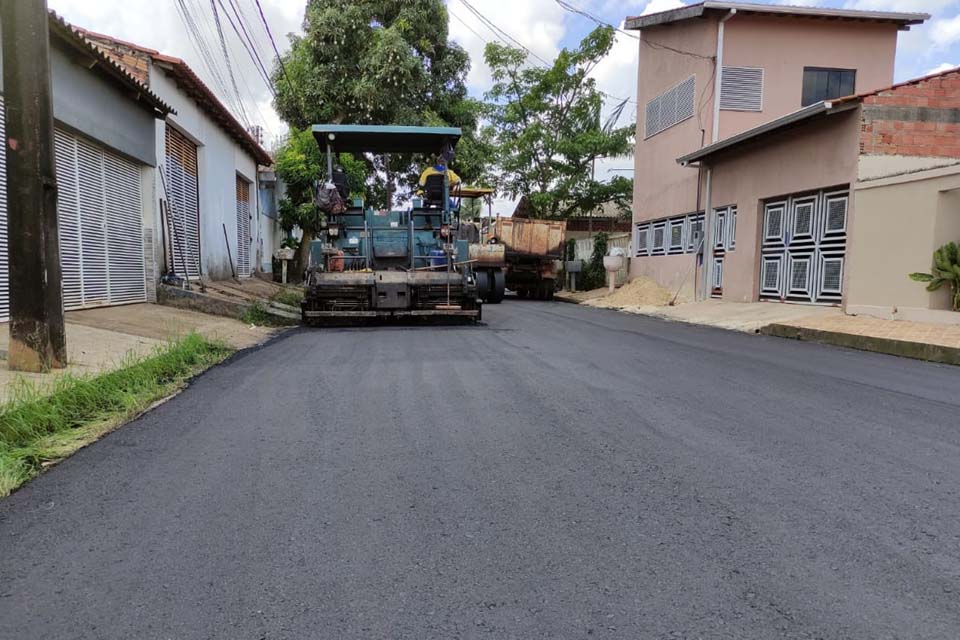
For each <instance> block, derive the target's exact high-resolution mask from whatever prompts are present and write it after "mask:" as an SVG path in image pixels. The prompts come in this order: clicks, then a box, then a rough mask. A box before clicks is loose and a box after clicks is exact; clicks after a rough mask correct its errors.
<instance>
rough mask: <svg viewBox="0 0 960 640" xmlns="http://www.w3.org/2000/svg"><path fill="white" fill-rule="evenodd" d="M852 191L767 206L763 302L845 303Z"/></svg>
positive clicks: (789, 199)
mask: <svg viewBox="0 0 960 640" xmlns="http://www.w3.org/2000/svg"><path fill="white" fill-rule="evenodd" d="M849 202H850V192H849V189H848V188H846V187H844V188H837V189H826V190H823V191H818V192H814V193H805V194H800V195H794V196H790V197H787V198H780V199H777V200H773V201H769V202H767V203H765V205H764V209H763V244H762V251H761V254H762V255H761V264H760V297H761V298H762V299H766V300H784V301H791V302H806V303H815V304H816V303H820V304H838V303H840V302H841V300H842V298H843V269H844V261H845V259H846V248H847V212H848V210H849Z"/></svg>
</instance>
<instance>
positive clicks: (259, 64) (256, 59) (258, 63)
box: [217, 0, 274, 94]
mask: <svg viewBox="0 0 960 640" xmlns="http://www.w3.org/2000/svg"><path fill="white" fill-rule="evenodd" d="M217 4H219V5H220V8H221V9H223V13H224V15H226V16H227V21H228V22H229V23H230V26H231V27H232V28H233V32H234V33H235V34H236V35H237V38H238V39H239V40H240V44H241V45H242V46H243V48H244V50H246V52H247V55H248V56H250V60H252V61H253V66H254V67H255V68H256V70H257V73H258V74H259V75H260V78H261V79H262V80H263V81H264V83H265V84H266V85H267V89H269V90H270V93H271V94H273V93H274V90H273V82H271V81H270V74H268V73H267V70H266V68H265V67H264V66H263V61H262V60H260V56H259V54H258V53H257V51H256V47H255V46H254V44H253V40H252V39H251V38H250V34H249V33H248V32H247V27H246V25H245V24H244V23H243V19H242V18H241V17H240V12H239V11H238V10H237V6H236V4H235V3H234V1H233V0H228V4H229V5H230V8H231V9H233V13H234V15H235V16H236V17H237V22H238V23H239V24H240V28H239V29H238V28H237V25H235V24H234V23H233V18H231V17H230V13H229V12H227V9H226V7H224V6H223V1H222V0H217ZM241 32H242V35H241ZM244 37H246V39H247V41H246V42H244ZM248 43H249V45H250V46H247V44H248Z"/></svg>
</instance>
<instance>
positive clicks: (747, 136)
mask: <svg viewBox="0 0 960 640" xmlns="http://www.w3.org/2000/svg"><path fill="white" fill-rule="evenodd" d="M952 74H960V68H955V69H947V70H945V71H940V72H938V73H931V74H929V75H925V76H921V77H919V78H914V79H912V80H906V81H904V82H898V83H897V84H894V85H890V86H889V87H884V88H882V89H877V90H875V91H867V92H864V93H858V94H855V95H852V96H844V97H842V98H835V99H833V100H827V101H824V102H818V103H816V104H812V105H810V106H808V107H804V108H803V109H800V110H799V111H794V112H792V113H788V114H787V115H785V116H781V117H779V118H776V119H775V120H771V121H769V122H765V123H763V124H761V125H759V126H756V127H754V128H752V129H748V130H746V131H743V132H741V133H738V134H736V135H733V136H730V137H729V138H724V139H723V140H720V141H719V142H715V143H713V144H711V145H707V146H706V147H703V148H702V149H697V150H696V151H694V152H692V153H688V154H686V155H684V156H681V157H679V158H677V162H678V163H679V164H682V165H686V164H690V163H692V162H699V161H701V160H705V159H707V158H708V157H710V156H712V155H714V154H716V153H718V152H720V151H724V150H728V149H732V148H734V147H737V146H739V145H741V144H744V143H746V142H748V141H751V140H753V139H755V138H758V137H760V136H762V135H765V134H767V133H773V132H774V131H777V130H779V129H782V128H784V127H787V126H789V125H792V124H795V123H797V122H801V121H803V120H808V119H810V118H813V117H814V116H818V115H821V114H825V113H840V112H842V111H846V110H848V109H852V108H854V107H856V106H857V105H858V104H860V102H862V101H863V99H864V98H868V97H870V96H875V95H878V94H881V93H884V92H886V91H893V90H895V89H899V88H901V87H908V86H911V85H916V84H920V83H921V82H926V81H928V80H933V79H936V78H940V77H943V76H948V75H952Z"/></svg>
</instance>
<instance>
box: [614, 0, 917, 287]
mask: <svg viewBox="0 0 960 640" xmlns="http://www.w3.org/2000/svg"><path fill="white" fill-rule="evenodd" d="M928 18H929V16H927V15H925V14H914V13H890V12H876V11H850V10H842V9H821V8H807V7H786V6H775V5H760V4H747V3H727V2H703V3H700V4H696V5H690V6H687V7H683V8H680V9H675V10H672V11H666V12H662V13H656V14H651V15H645V16H640V17H635V18H628V19H627V23H626V27H627V28H628V29H632V30H636V31H638V32H639V35H640V44H639V48H640V59H639V78H638V94H637V95H638V104H639V107H638V116H637V136H636V137H637V144H636V150H635V187H634V200H633V201H634V214H633V221H634V243H633V246H634V256H633V258H632V260H631V275H634V276H636V275H646V276H649V277H652V278H654V279H655V280H656V281H657V282H659V283H660V284H661V285H663V286H665V287H669V288H671V289H672V290H681V292H682V293H683V294H684V295H685V297H687V298H693V297H698V298H703V297H706V296H710V295H712V296H714V297H722V298H723V299H726V300H733V301H754V300H757V299H763V298H765V297H766V298H767V299H781V300H790V301H793V302H809V303H828V304H839V303H840V302H842V301H843V295H844V292H843V281H844V273H843V262H844V257H845V252H846V243H847V239H846V229H847V218H848V217H849V216H850V214H851V213H852V206H853V199H852V198H851V195H850V194H851V189H852V188H853V186H854V184H855V183H856V181H857V175H858V173H857V172H858V132H859V129H858V126H859V119H857V120H856V122H855V123H854V119H856V116H854V115H848V120H849V122H848V123H847V124H844V122H842V118H837V120H836V121H830V122H827V121H825V123H826V124H824V125H823V126H819V125H818V126H817V127H816V129H815V130H811V131H809V132H805V133H804V138H803V140H802V144H797V145H793V146H791V145H786V146H783V145H781V146H780V148H779V151H772V152H769V153H766V154H765V155H764V154H763V153H759V152H756V150H754V153H752V154H751V153H749V152H748V153H746V156H749V157H746V156H744V157H743V158H742V159H741V160H742V161H741V165H742V166H739V167H737V168H735V169H732V168H730V167H729V166H728V167H725V168H724V173H723V175H722V178H723V183H722V184H720V183H719V178H716V177H715V176H714V170H715V169H714V163H713V162H712V160H713V158H711V162H710V163H708V162H701V161H700V160H701V158H697V157H691V154H695V153H696V152H697V151H698V150H701V149H710V148H714V149H717V147H716V146H714V145H718V144H719V143H721V142H723V141H724V140H729V139H731V138H734V137H736V136H738V135H742V134H744V133H745V132H752V133H753V134H756V133H758V132H762V130H763V128H764V127H767V126H770V123H776V124H777V125H778V130H780V132H781V134H782V135H785V136H787V138H789V137H790V135H791V134H790V131H789V127H786V128H785V126H786V125H788V124H789V122H784V119H786V120H787V121H789V120H790V118H791V117H794V116H793V115H792V114H797V113H800V114H807V115H809V114H810V112H809V111H805V110H811V109H813V110H816V109H817V108H818V107H816V106H815V105H823V104H829V101H830V100H832V99H836V98H840V97H843V96H849V95H851V94H863V93H868V92H872V91H877V90H880V89H883V88H885V87H889V86H890V85H892V84H893V74H894V58H895V52H896V47H897V37H898V34H899V33H900V31H903V30H907V29H909V28H910V26H911V25H916V24H920V23H922V22H923V21H924V20H926V19H928ZM831 113H832V112H831ZM783 131H786V133H783ZM750 138H751V140H759V139H760V138H761V136H758V135H751V136H750ZM847 138H849V140H848V139H847ZM768 151H769V150H768ZM738 152H739V153H741V154H742V155H743V150H742V148H740V149H738ZM678 159H685V160H684V161H682V162H678ZM774 201H776V202H782V203H783V206H784V207H789V208H790V212H791V215H793V213H797V215H799V218H798V219H799V221H800V222H801V223H804V224H807V223H808V227H809V233H807V234H806V235H804V234H800V235H798V236H791V235H790V233H789V232H786V231H785V232H784V236H783V238H781V240H782V242H780V243H779V244H777V245H776V246H773V244H770V243H769V242H767V243H765V242H764V238H763V237H762V236H763V233H761V224H762V222H763V219H764V215H765V208H766V207H767V205H768V204H770V203H771V202H774ZM705 217H706V225H705V223H704V218H705ZM807 217H809V220H807ZM828 218H829V220H830V222H829V224H830V225H832V226H831V227H830V228H829V229H827V219H828ZM840 218H843V220H842V224H841V220H840ZM792 219H794V218H791V220H792ZM804 221H807V222H804ZM801 228H804V227H802V226H801ZM701 243H703V244H702V245H701ZM792 243H799V244H796V245H794V244H792ZM701 249H702V251H701ZM777 252H779V253H778V255H774V254H775V253H777ZM764 254H765V255H766V258H767V267H768V268H769V269H770V270H772V269H773V267H774V266H775V265H774V263H775V262H776V261H777V260H781V261H782V263H783V266H784V269H786V262H787V260H788V259H793V257H796V259H797V260H800V259H801V258H802V259H803V260H806V262H804V263H802V264H801V262H796V265H795V267H794V268H795V271H796V273H797V274H798V275H799V274H800V271H802V270H803V269H805V271H804V272H803V273H804V274H805V277H806V279H807V286H805V288H804V289H803V292H801V293H796V294H791V293H790V292H789V286H787V285H786V284H785V283H786V280H787V279H788V278H787V277H786V276H785V275H783V273H781V272H779V271H778V276H777V277H778V278H780V280H778V287H780V288H783V291H780V290H779V288H778V291H777V292H776V293H770V291H769V290H768V291H767V296H764V295H763V289H764V288H763V287H762V286H761V277H762V275H763V274H762V273H761V272H762V270H763V269H764V260H763V259H762V256H763V255H764ZM699 255H703V260H702V261H701V260H700V259H699V258H698V256H699ZM771 273H772V271H771ZM767 275H768V280H769V279H770V274H767ZM781 285H782V287H781ZM768 289H769V288H768Z"/></svg>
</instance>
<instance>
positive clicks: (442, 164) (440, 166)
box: [420, 156, 460, 189]
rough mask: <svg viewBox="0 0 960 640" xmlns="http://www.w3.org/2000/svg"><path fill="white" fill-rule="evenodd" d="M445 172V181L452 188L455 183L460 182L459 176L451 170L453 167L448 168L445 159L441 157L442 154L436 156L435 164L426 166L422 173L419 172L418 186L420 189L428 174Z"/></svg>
mask: <svg viewBox="0 0 960 640" xmlns="http://www.w3.org/2000/svg"><path fill="white" fill-rule="evenodd" d="M444 171H446V172H447V183H448V184H449V186H450V188H451V189H452V188H453V187H454V186H455V185H458V184H460V176H458V175H457V174H456V173H454V172H453V169H448V168H447V164H446V161H445V160H444V159H443V156H437V161H436V164H434V165H433V166H432V167H427V168H426V169H424V170H423V173H421V174H420V187H421V189H422V188H423V187H424V186H425V185H426V184H427V178H428V177H429V176H433V175H437V174H441V175H442V174H443V172H444Z"/></svg>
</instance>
